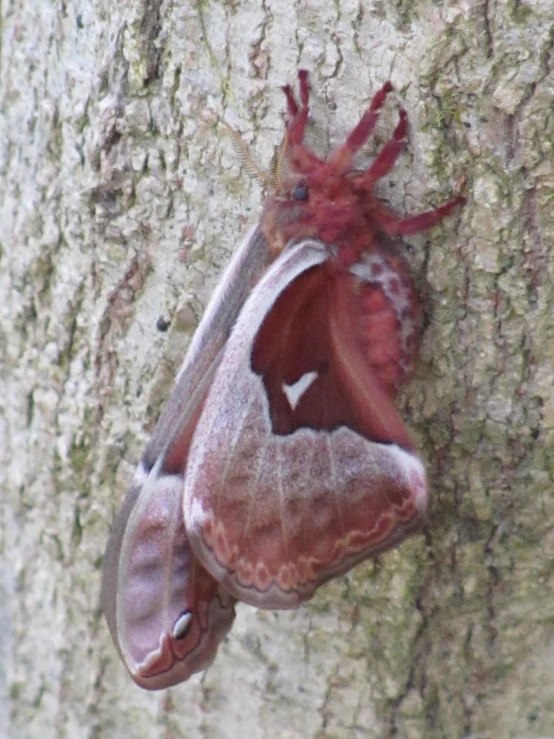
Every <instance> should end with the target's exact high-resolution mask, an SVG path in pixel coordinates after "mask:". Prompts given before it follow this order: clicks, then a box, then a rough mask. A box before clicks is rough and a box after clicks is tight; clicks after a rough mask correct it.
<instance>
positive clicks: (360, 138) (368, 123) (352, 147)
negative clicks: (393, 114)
mask: <svg viewBox="0 0 554 739" xmlns="http://www.w3.org/2000/svg"><path fill="white" fill-rule="evenodd" d="M391 91H392V85H391V83H390V82H385V84H384V85H383V87H382V88H381V89H380V90H379V91H378V92H376V93H375V95H374V96H373V100H372V101H371V105H370V106H369V108H368V109H367V110H366V112H365V113H364V114H363V116H362V117H361V120H360V122H359V123H358V125H357V126H356V128H355V129H354V130H353V131H352V132H351V133H350V135H349V136H348V138H347V139H346V142H345V143H344V144H343V146H344V147H345V148H347V149H349V151H350V152H351V153H352V154H354V153H355V152H357V151H358V149H359V148H360V147H361V146H363V145H364V144H365V142H366V141H367V139H368V138H369V134H370V133H371V132H372V131H373V129H374V128H375V124H376V123H377V119H378V118H379V111H380V110H381V108H382V106H383V103H384V102H385V98H386V97H387V95H388V94H389V92H391Z"/></svg>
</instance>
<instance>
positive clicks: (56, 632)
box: [0, 0, 554, 739]
mask: <svg viewBox="0 0 554 739" xmlns="http://www.w3.org/2000/svg"><path fill="white" fill-rule="evenodd" d="M1 16H2V25H1V29H0V32H1V44H2V46H1V69H0V80H1V83H0V111H1V115H0V193H1V197H0V296H1V300H0V378H1V383H2V393H1V395H0V436H1V439H2V442H3V443H2V445H1V452H0V454H1V456H0V490H1V506H0V623H1V624H2V629H1V636H0V737H10V738H12V737H13V738H14V739H26V738H29V739H30V738H35V737H38V738H40V739H49V738H50V737H56V739H58V738H59V739H62V738H66V737H67V738H70V739H73V738H74V737H75V738H79V739H80V738H81V737H82V738H83V739H84V738H87V739H88V738H91V739H92V738H93V737H94V738H100V737H102V738H106V739H114V738H116V737H117V738H119V737H132V738H133V739H134V738H135V737H136V738H137V739H139V738H142V737H163V738H164V739H173V738H177V737H187V738H188V737H190V738H193V737H210V739H211V738H213V739H220V738H221V739H223V738H227V737H229V738H234V737H254V738H256V739H257V738H258V737H259V738H260V739H262V738H265V737H267V738H268V739H275V738H282V739H297V738H298V739H306V738H308V737H313V738H314V739H315V738H316V737H317V738H318V739H320V738H323V737H328V738H329V739H331V738H333V739H335V738H337V739H338V738H343V737H344V738H348V739H350V738H354V737H384V738H388V737H402V739H420V738H421V739H423V738H425V739H435V738H437V739H439V738H442V737H446V738H447V739H456V738H457V737H474V738H480V737H484V738H487V739H489V738H490V739H497V738H498V739H505V738H506V737H519V738H521V739H523V738H524V737H525V738H528V737H530V738H533V737H534V738H536V739H538V738H539V737H547V736H554V690H553V689H552V675H553V671H554V597H553V595H552V584H553V579H554V571H553V568H552V559H553V556H554V497H553V495H552V493H553V487H554V483H553V475H554V446H553V440H554V393H553V386H554V380H553V378H554V323H553V320H552V316H553V314H554V267H553V264H554V261H553V260H552V251H553V241H554V239H553V234H554V215H553V212H554V211H553V208H554V152H553V147H554V114H553V94H554V93H553V91H554V75H553V71H552V63H553V48H554V9H553V6H552V2H551V0H529V1H528V2H501V1H500V0H485V2H482V1H481V0H479V1H477V0H467V1H465V2H462V1H459V2H457V1H454V0H452V1H451V2H443V3H436V2H433V1H432V0H395V1H394V2H393V0H390V1H389V0H384V1H378V0H374V1H373V0H337V1H336V2H334V3H330V2H326V1H325V0H305V1H303V2H300V1H298V0H297V1H296V2H293V0H267V1H266V2H247V0H236V1H234V2H222V1H220V2H217V1H216V0H214V1H213V2H211V3H208V2H204V1H202V2H200V3H199V4H197V3H196V2H186V0H185V1H184V2H172V1H171V0H167V1H166V2H158V0H128V1H127V2H125V3H114V2H108V1H107V0H97V1H96V2H91V0H75V1H74V2H71V3H65V2H62V1H61V0H60V1H59V2H52V1H46V0H45V1H42V2H36V1H33V0H21V2H19V3H3V4H2V8H1ZM298 67H304V68H307V69H308V70H310V74H311V84H312V113H311V119H312V124H313V125H311V126H310V130H309V134H308V135H309V140H310V141H311V142H312V143H313V146H314V147H315V148H316V149H317V150H318V151H320V152H321V153H326V152H327V151H328V150H329V148H330V147H331V146H333V145H335V144H336V143H338V142H339V141H341V140H342V139H343V138H344V136H345V134H346V133H347V132H348V130H349V129H350V128H351V127H352V125H353V123H354V122H355V121H356V120H357V118H358V117H359V116H360V115H361V113H362V112H363V110H364V108H365V107H366V106H367V105H368V103H369V101H370V99H371V96H372V94H373V93H374V92H375V91H376V90H377V89H378V88H379V87H380V86H381V85H382V84H383V83H384V82H385V81H386V80H387V79H390V80H391V81H392V82H393V84H394V86H395V89H396V91H397V92H396V95H395V96H393V97H392V99H391V100H390V101H389V102H388V103H387V106H386V110H385V112H384V114H383V117H382V121H381V122H380V124H379V126H378V127H377V131H376V137H375V143H374V144H373V145H370V146H368V147H367V148H366V149H365V150H364V156H362V157H361V158H360V161H366V160H367V158H368V157H369V156H371V155H373V154H374V153H375V151H376V146H377V145H379V144H382V143H383V142H384V141H385V140H386V138H387V136H388V135H389V134H390V132H391V131H392V128H393V127H394V125H395V122H396V120H397V108H398V105H399V104H403V105H404V106H405V107H406V109H407V112H408V118H409V123H410V134H409V141H410V145H409V148H408V150H407V152H406V153H405V154H404V155H403V157H402V158H401V161H400V162H399V164H398V166H397V167H396V168H395V170H394V172H393V173H392V175H391V176H390V177H388V178H387V181H386V182H384V183H382V184H381V187H380V192H381V194H382V195H383V196H386V198H387V199H388V200H389V201H390V202H391V203H392V204H393V206H394V207H395V208H397V209H398V210H399V211H400V212H418V211H421V210H425V209H427V208H429V207H432V206H433V205H434V204H438V203H440V202H443V201H445V200H447V199H448V198H449V197H450V196H451V194H452V192H453V190H454V189H455V186H456V182H457V181H458V180H459V179H460V178H462V177H465V178H467V184H466V191H467V196H468V204H467V206H466V207H465V209H464V210H463V212H461V213H460V214H457V215H456V216H454V217H452V218H449V219H448V220H447V221H445V222H444V224H443V225H441V226H439V227H437V228H435V229H434V230H432V231H431V232H429V233H426V234H424V235H422V236H418V237H416V238H413V239H410V244H411V247H410V251H409V258H410V259H411V261H412V263H413V265H414V270H415V271H416V273H417V274H418V275H420V276H421V277H422V279H423V278H424V280H425V282H426V285H427V292H428V294H429V298H430V304H431V311H430V318H429V326H428V328H427V330H426V334H425V338H424V345H423V350H422V357H421V361H420V364H419V369H418V372H417V376H416V378H415V379H414V381H413V383H412V384H411V385H410V387H409V388H408V390H407V392H406V393H405V395H404V398H403V402H402V407H403V413H404V415H405V417H406V418H407V419H408V420H409V424H410V428H411V429H412V430H413V432H414V435H415V436H416V438H417V439H418V443H419V445H420V448H421V454H422V457H423V459H424V460H425V461H426V464H427V468H428V472H429V476H430V481H431V494H432V505H431V510H430V514H429V519H428V525H427V528H426V530H425V533H424V535H422V536H418V537H415V538H413V539H412V540H410V541H408V542H406V543H405V544H404V545H403V546H402V547H401V548H400V549H398V550H397V551H394V552H391V553H389V554H387V555H385V556H382V557H380V558H379V559H378V560H376V561H372V562H368V563H365V564H363V565H361V566H358V567H356V568H355V569H354V570H353V571H352V572H351V573H350V574H349V575H348V576H347V577H343V578H340V579H338V580H335V581H334V582H332V583H330V584H328V585H326V586H324V587H323V588H321V590H320V591H319V592H318V594H317V595H316V597H315V598H314V599H313V601H311V602H310V603H309V604H307V605H305V606H303V607H301V608H300V609H299V610H298V611H295V612H279V613H278V612H271V611H259V610H255V609H253V608H250V607H247V606H239V608H238V616H237V620H236V623H235V625H234V627H233V630H232V631H231V634H230V636H229V638H228V639H227V640H226V641H225V642H224V643H223V644H222V646H221V647H220V649H219V654H218V656H217V658H216V661H215V662H214V664H213V666H212V667H211V668H210V669H209V670H208V671H207V672H206V673H205V674H203V675H198V676H195V677H193V678H192V679H191V680H190V681H188V682H187V683H185V684H183V685H181V686H178V687H176V688H173V689H171V690H168V691H161V692H159V693H156V694H149V693H146V692H144V691H142V690H140V689H139V688H137V687H135V686H134V685H133V683H132V681H131V680H130V678H129V677H128V675H127V674H126V672H125V669H124V667H123V665H122V664H121V662H120V661H119V658H118V656H117V654H116V652H115V649H114V647H113V645H112V642H111V639H110V637H109V634H108V631H107V628H106V624H105V622H104V619H103V617H102V615H101V612H100V606H99V589H100V572H101V564H102V556H103V552H104V549H105V546H106V542H107V539H108V536H109V532H110V529H111V526H112V524H113V521H114V517H115V515H116V513H117V511H118V510H119V506H120V503H121V500H122V498H123V495H124V493H125V490H126V488H127V485H128V484H129V481H130V479H131V475H132V472H133V469H134V467H135V465H136V464H137V462H138V460H139V458H140V455H141V452H142V449H143V447H144V446H145V444H146V441H147V438H148V435H149V433H150V432H151V431H152V428H153V426H154V424H155V421H156V418H157V417H158V415H159V413H160V410H161V408H162V406H163V403H164V401H165V400H166V398H167V396H168V394H169V392H170V389H171V385H172V382H173V378H174V376H175V372H176V371H177V369H178V367H179V365H180V362H181V360H182V357H183V354H184V352H185V350H186V347H187V344H188V342H189V341H190V337H191V335H192V332H193V330H194V327H195V326H196V325H197V323H198V320H199V317H200V315H201V313H202V310H203V307H204V306H205V304H206V302H207V299H208V297H209V295H210V292H211V291H212V289H213V287H214V285H215V284H216V281H217V277H218V274H219V273H220V271H221V269H222V268H223V266H224V265H225V263H226V262H227V260H228V258H229V256H230V254H231V253H232V251H233V250H234V249H235V248H236V247H237V246H238V244H239V243H240V240H241V238H242V237H243V235H244V234H245V233H246V230H247V228H248V227H249V225H250V224H252V223H255V222H256V218H257V216H258V214H259V212H260V208H261V202H262V194H261V192H260V190H259V188H258V186H257V185H256V184H255V183H253V182H252V181H251V180H249V178H248V176H247V175H246V173H245V172H244V171H241V166H240V162H238V161H237V157H236V154H235V153H234V151H233V147H232V142H231V140H230V139H229V138H228V137H226V136H225V134H224V132H223V128H222V127H221V126H220V125H218V124H219V121H221V120H222V119H225V120H226V121H227V122H228V123H229V124H230V125H231V126H233V127H234V128H236V129H238V130H241V131H242V132H244V136H245V140H246V141H248V143H249V144H251V145H252V146H253V148H254V150H255V152H256V154H257V157H258V159H259V160H260V161H261V162H263V163H268V162H269V161H270V158H271V155H272V152H273V147H274V146H275V145H276V144H277V143H278V142H279V141H280V136H281V133H282V119H281V112H282V110H283V103H284V99H283V96H282V93H281V91H280V89H279V88H280V85H282V84H283V83H285V82H290V81H293V80H294V78H295V74H296V70H297V68H298ZM364 157H365V159H364ZM160 319H161V321H162V322H163V321H165V322H167V323H169V329H168V330H167V331H166V332H164V331H160V330H159V328H158V327H160V326H162V325H163V323H161V322H160Z"/></svg>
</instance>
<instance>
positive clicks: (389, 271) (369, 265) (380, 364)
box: [350, 253, 421, 398]
mask: <svg viewBox="0 0 554 739" xmlns="http://www.w3.org/2000/svg"><path fill="white" fill-rule="evenodd" d="M350 272H351V274H353V275H354V276H355V277H356V278H358V280H359V286H358V288H357V292H358V293H359V301H358V315H359V336H360V341H361V342H362V345H363V352H364V355H365V357H366V359H367V362H368V364H369V366H370V367H371V369H372V370H373V372H374V374H375V376H376V377H377V378H378V380H379V382H380V383H381V385H382V387H383V388H384V390H385V391H386V392H387V393H388V394H389V395H390V397H392V398H394V397H395V396H396V394H397V392H398V390H399V388H400V387H401V386H402V385H403V384H404V383H405V382H407V380H408V379H409V378H410V376H411V374H412V372H413V369H414V364H415V361H416V357H417V352H418V349H419V339H420V334H421V310H420V307H419V302H418V300H417V297H416V294H415V290H414V286H413V282H412V279H411V277H410V275H409V273H408V271H407V265H406V263H405V262H404V260H401V259H400V258H399V257H397V256H396V255H394V256H389V255H387V254H386V253H370V254H365V253H364V254H362V256H361V258H360V260H359V261H358V262H356V263H355V264H354V265H352V267H351V268H350Z"/></svg>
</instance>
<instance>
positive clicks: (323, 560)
mask: <svg viewBox="0 0 554 739" xmlns="http://www.w3.org/2000/svg"><path fill="white" fill-rule="evenodd" d="M298 78H299V88H300V101H299V102H297V100H296V98H295V96H294V94H293V92H292V90H291V88H290V86H288V85H287V86H285V87H284V88H283V90H284V93H285V97H286V103H287V113H286V123H285V136H284V139H283V142H282V144H281V146H280V147H279V149H278V150H277V154H276V157H275V159H274V162H273V164H272V168H271V171H270V172H269V173H265V172H264V171H263V170H261V168H259V167H258V166H257V165H256V163H255V162H254V160H253V159H251V158H250V155H249V153H248V152H246V151H245V150H243V155H244V156H243V159H244V161H245V162H246V163H247V165H248V166H249V168H250V169H253V170H254V171H255V173H256V174H258V175H260V176H261V177H262V178H264V179H265V180H266V181H267V182H268V183H269V184H270V186H271V189H272V192H271V194H270V195H269V197H268V198H267V200H266V202H265V204H264V208H263V211H262V214H261V218H260V222H259V224H258V225H257V226H256V227H255V228H254V229H252V231H250V233H249V234H248V235H247V237H246V239H245V241H244V243H243V244H242V246H241V247H240V249H239V250H238V252H237V254H236V255H235V257H234V259H233V260H232V261H231V264H230V266H229V267H228V269H227V271H226V272H225V274H224V276H223V278H222V279H221V282H220V283H219V286H218V287H217V289H216V291H215V294H214V296H213V298H212V300H211V302H210V304H209V306H208V309H207V311H206V313H205V315H204V317H203V319H202V321H201V323H200V325H199V327H198V329H197V331H196V333H195V335H194V338H193V340H192V342H191V345H190V348H189V350H188V352H187V355H186V357H185V360H184V363H183V366H182V368H181V370H180V372H179V375H178V377H177V380H176V384H175V387H174V389H173V391H172V393H171V396H170V398H169V400H168V403H167V405H166V407H165V409H164V411H163V412H162V414H161V417H160V419H159V422H158V424H157V426H156V429H155V431H154V434H153V436H152V439H151V441H150V443H149V444H148V446H147V448H146V451H145V453H144V456H143V458H142V461H141V462H140V464H139V467H138V470H137V472H136V474H135V478H134V480H133V483H132V485H131V488H130V490H129V492H128V494H127V497H126V499H125V501H124V504H123V508H122V511H121V513H120V514H119V517H118V519H117V521H116V524H115V527H114V530H113V533H112V535H111V538H110V542H109V544H108V549H107V552H106V557H105V561H104V569H103V587H102V603H103V608H104V612H105V614H106V618H107V622H108V625H109V628H110V631H111V635H112V637H113V640H114V642H115V644H116V646H117V648H118V650H119V652H120V655H121V657H122V659H123V661H124V663H125V664H126V666H127V668H128V669H129V671H130V673H131V675H132V677H133V678H134V680H135V681H136V682H137V683H138V684H139V685H142V687H146V688H153V689H156V688H161V687H168V686H170V685H173V684H175V683H177V682H180V681H182V680H185V679H187V678H188V677H189V676H190V675H191V674H192V673H193V672H196V671H198V670H201V669H204V668H205V667H206V666H207V665H208V664H209V663H210V662H211V660H212V659H213V657H214V656H215V652H216V649H217V646H218V643H219V642H220V641H221V639H222V638H223V637H224V636H225V634H226V633H227V632H228V631H229V629H230V628H231V625H232V622H233V618H234V615H235V611H234V606H235V601H236V600H241V601H244V602H246V603H250V604H252V605H254V606H258V607H263V608H295V607H297V606H298V605H299V604H300V603H301V602H302V601H305V600H307V599H309V598H311V597H312V595H313V593H314V592H315V590H316V589H317V588H318V587H319V585H321V584H322V583H324V582H325V581H327V580H329V579H330V578H332V577H335V576H337V575H340V574H341V573H344V572H346V571H347V570H348V569H350V568H351V567H352V566H353V565H355V564H356V563H357V562H360V561H361V560H363V559H365V558H367V557H369V556H372V555H375V554H377V553H379V552H382V551H384V550H386V549H390V548H391V547H394V546H396V545H398V544H399V543H400V542H401V541H402V540H403V539H404V538H405V537H406V536H408V535H409V534H411V533H412V532H414V531H415V530H417V529H418V528H419V527H420V526H421V524H422V521H423V517H424V514H425V511H426V508H427V503H428V492H427V484H426V477H425V470H424V467H423V464H422V462H421V460H420V458H419V456H418V455H417V452H416V450H415V448H414V444H413V442H412V440H411V438H410V435H409V433H408V430H407V428H406V425H405V423H404V421H403V420H402V418H401V416H400V414H399V412H398V410H397V409H396V407H395V404H394V401H395V398H396V396H397V394H398V392H399V390H400V388H401V387H402V386H403V385H404V384H405V383H406V382H407V381H408V380H409V379H410V376H411V374H412V372H413V368H414V364H415V361H416V357H417V353H418V348H419V341H420V332H421V307H420V301H419V299H418V296H417V292H416V288H415V285H414V282H413V280H412V278H411V276H410V270H409V267H408V264H407V262H406V260H405V258H404V257H403V255H402V247H403V245H402V241H401V240H400V237H401V236H404V235H408V234H413V233H416V232H418V231H422V230H424V229H428V228H430V227H432V226H434V225H435V224H437V223H439V222H440V221H441V220H442V219H443V218H444V217H445V216H447V215H448V214H449V213H451V212H452V211H453V210H454V209H455V208H456V207H457V206H458V205H461V204H462V203H463V202H464V198H463V197H461V196H458V197H455V198H454V199H452V200H450V201H449V202H447V203H445V204H444V205H442V206H440V207H438V208H435V209H434V210H430V211H427V212H424V213H421V214H418V215H414V216H408V217H403V216H399V215H397V214H396V213H394V212H393V211H392V210H391V209H390V208H389V207H387V206H386V205H385V204H384V203H383V202H382V201H380V200H379V199H377V198H376V196H375V195H374V188H375V185H376V183H377V181H378V180H379V179H380V178H381V177H383V175H385V174H386V173H388V172H389V171H390V170H391V169H392V167H393V165H394V163H395V161H396V159H397V158H398V156H399V155H400V153H401V152H402V151H403V150H404V148H405V138H406V135H407V116H406V113H405V111H404V110H402V109H401V110H400V116H399V122H398V125H397V126H396V128H395V130H394V132H393V135H392V137H391V139H390V140H389V141H388V142H387V143H386V144H385V145H384V146H383V148H382V149H381V151H380V152H379V153H378V155H377V156H376V158H375V159H374V160H373V162H372V163H371V164H370V166H369V167H367V168H366V169H363V170H357V169H355V168H354V164H353V158H354V156H355V154H356V153H357V152H358V150H359V149H360V148H361V147H362V146H363V144H364V143H365V142H366V141H367V139H368V137H369V136H370V134H371V132H372V130H373V129H374V127H375V124H376V122H377V119H378V116H379V111H380V109H381V108H382V106H383V103H384V102H385V99H386V96H387V95H388V94H389V93H390V92H391V91H392V86H391V84H390V83H386V84H385V85H384V86H383V87H382V88H381V89H380V90H379V91H378V92H377V94H376V95H375V96H374V97H373V100H372V102H371V105H370V107H369V108H368V110H367V111H366V112H365V113H364V115H363V116H362V118H361V120H360V121H359V123H358V124H357V125H356V126H355V128H354V129H353V130H352V131H351V133H350V134H349V135H348V137H347V138H346V141H345V142H344V143H343V144H342V145H341V146H339V147H338V148H337V149H335V150H334V151H333V152H332V153H331V154H330V156H329V157H327V158H326V159H322V158H320V157H318V156H316V154H314V153H313V152H312V151H311V150H310V149H309V148H308V147H307V146H306V144H305V143H304V133H305V129H306V125H307V122H308V113H309V105H308V104H309V87H308V78H307V72H306V71H304V70H301V71H300V72H299V73H298ZM240 146H241V149H242V145H240Z"/></svg>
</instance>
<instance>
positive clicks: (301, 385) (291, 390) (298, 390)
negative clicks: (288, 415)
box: [281, 372, 319, 410]
mask: <svg viewBox="0 0 554 739" xmlns="http://www.w3.org/2000/svg"><path fill="white" fill-rule="evenodd" d="M318 374H319V373H318V372H306V373H305V374H304V375H302V377H301V378H300V379H299V380H297V381H296V382H293V383H292V385H287V384H286V383H283V384H282V385H281V389H282V391H283V392H284V394H285V395H286V398H287V400H288V401H289V405H290V407H291V410H295V408H296V406H297V405H298V403H299V402H300V398H301V397H302V396H303V395H304V393H305V392H306V390H307V389H308V388H309V387H310V385H311V384H312V383H313V382H314V381H315V380H316V379H317V376H318Z"/></svg>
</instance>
